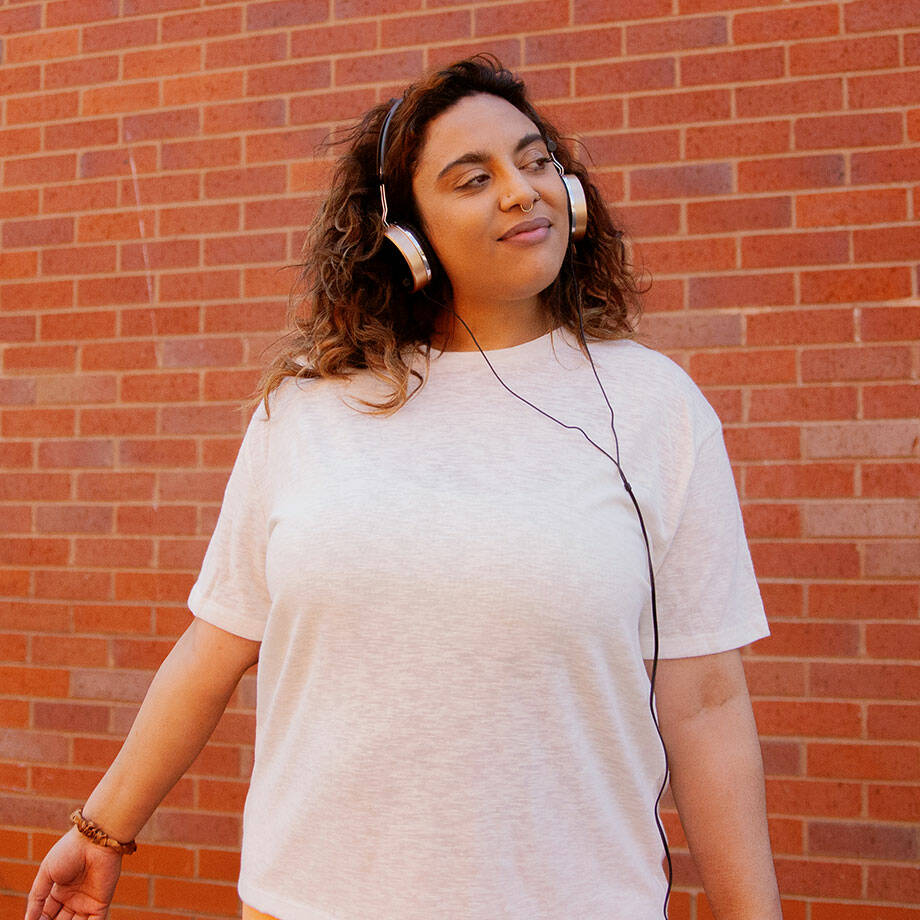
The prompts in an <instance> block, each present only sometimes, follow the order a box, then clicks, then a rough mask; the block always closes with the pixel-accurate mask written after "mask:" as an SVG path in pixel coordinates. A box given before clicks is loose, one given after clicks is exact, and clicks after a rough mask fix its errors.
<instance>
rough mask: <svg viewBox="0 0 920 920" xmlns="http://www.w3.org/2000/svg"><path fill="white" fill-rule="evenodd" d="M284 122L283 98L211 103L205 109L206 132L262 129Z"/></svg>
mask: <svg viewBox="0 0 920 920" xmlns="http://www.w3.org/2000/svg"><path fill="white" fill-rule="evenodd" d="M283 124H284V100H283V99H265V100H261V101H258V102H231V103H227V104H223V105H209V106H206V107H205V110H204V132H205V133H206V134H224V133H229V132H234V131H261V130H264V129H265V128H270V127H278V126H281V125H283Z"/></svg>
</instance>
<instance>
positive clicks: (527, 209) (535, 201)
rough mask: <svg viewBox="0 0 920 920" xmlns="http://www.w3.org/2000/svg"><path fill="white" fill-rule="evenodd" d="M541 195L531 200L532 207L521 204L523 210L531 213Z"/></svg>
mask: <svg viewBox="0 0 920 920" xmlns="http://www.w3.org/2000/svg"><path fill="white" fill-rule="evenodd" d="M541 197H542V196H541V195H537V197H536V198H534V200H533V201H531V202H530V207H529V208H525V207H524V205H521V206H520V208H521V210H522V211H523V212H524V213H525V214H529V213H530V212H531V211H532V210H533V206H534V205H535V204H536V203H537V202H538V201H539V200H540V198H541Z"/></svg>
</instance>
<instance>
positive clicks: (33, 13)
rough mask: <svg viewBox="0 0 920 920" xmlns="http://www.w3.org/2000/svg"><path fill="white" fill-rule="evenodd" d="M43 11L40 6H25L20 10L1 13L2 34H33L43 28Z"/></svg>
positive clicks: (0, 25)
mask: <svg viewBox="0 0 920 920" xmlns="http://www.w3.org/2000/svg"><path fill="white" fill-rule="evenodd" d="M41 24H42V9H41V5H40V4H37V3H36V4H33V5H32V6H23V7H20V8H19V9H15V10H8V11H6V12H0V34H2V35H9V34H12V33H15V32H33V31H36V30H38V29H40V28H41Z"/></svg>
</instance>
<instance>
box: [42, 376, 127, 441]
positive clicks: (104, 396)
mask: <svg viewBox="0 0 920 920" xmlns="http://www.w3.org/2000/svg"><path fill="white" fill-rule="evenodd" d="M116 389H117V387H116V379H115V377H114V376H113V375H99V376H89V375H86V374H77V375H74V374H66V375H62V376H59V377H56V376H50V375H49V376H46V377H40V378H38V379H36V381H35V401H36V402H37V403H39V404H43V405H62V406H71V405H79V406H85V405H88V404H90V403H111V402H114V401H115V397H116ZM58 433H60V432H58Z"/></svg>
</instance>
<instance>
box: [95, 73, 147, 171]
mask: <svg viewBox="0 0 920 920" xmlns="http://www.w3.org/2000/svg"><path fill="white" fill-rule="evenodd" d="M82 92H83V110H82V111H83V114H84V115H101V114H103V113H109V112H136V111H138V110H139V109H155V108H156V107H157V106H158V105H159V100H160V93H159V86H158V85H157V84H156V83H155V82H149V83H124V84H122V83H116V84H115V85H114V86H102V87H98V88H96V89H85V90H83V91H82ZM123 155H124V153H123V151H118V156H120V157H123ZM135 155H136V152H135ZM142 171H143V172H150V171H151V170H149V169H147V170H142Z"/></svg>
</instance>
